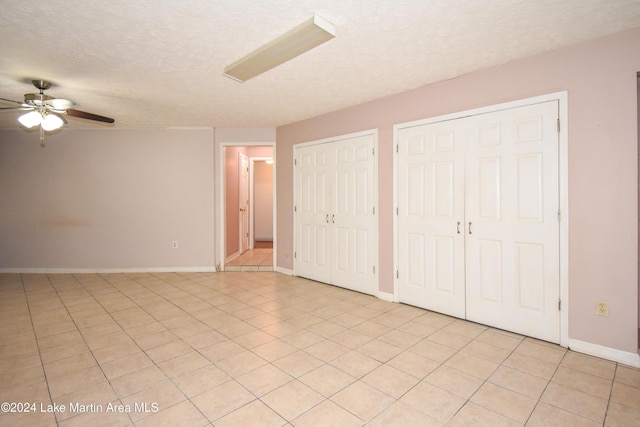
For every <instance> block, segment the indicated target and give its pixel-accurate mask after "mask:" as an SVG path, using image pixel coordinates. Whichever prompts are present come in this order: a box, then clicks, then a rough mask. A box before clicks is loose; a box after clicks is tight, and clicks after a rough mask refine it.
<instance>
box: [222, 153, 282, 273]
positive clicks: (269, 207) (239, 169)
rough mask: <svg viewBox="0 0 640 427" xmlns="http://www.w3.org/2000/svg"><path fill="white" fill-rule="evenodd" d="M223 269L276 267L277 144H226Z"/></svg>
mask: <svg viewBox="0 0 640 427" xmlns="http://www.w3.org/2000/svg"><path fill="white" fill-rule="evenodd" d="M220 158H221V163H222V164H221V169H222V172H221V175H222V176H221V178H222V179H221V185H222V191H221V192H220V194H221V195H222V197H221V201H220V202H221V217H222V221H221V222H222V230H221V231H222V233H221V234H222V236H221V238H222V242H221V243H220V248H221V252H222V257H221V258H222V259H221V264H220V268H219V270H220V271H273V266H274V265H275V262H274V234H275V233H274V222H273V218H274V214H273V212H274V188H275V186H274V176H275V174H274V172H275V169H274V163H273V146H266V145H246V144H244V145H232V144H223V145H222V146H221V148H220Z"/></svg>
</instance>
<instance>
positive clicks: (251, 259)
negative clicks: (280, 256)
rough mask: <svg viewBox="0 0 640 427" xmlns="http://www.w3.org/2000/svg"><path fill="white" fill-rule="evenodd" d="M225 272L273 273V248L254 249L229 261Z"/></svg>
mask: <svg viewBox="0 0 640 427" xmlns="http://www.w3.org/2000/svg"><path fill="white" fill-rule="evenodd" d="M224 268H225V271H273V248H272V247H271V248H254V249H249V250H247V251H245V252H244V253H243V254H241V255H239V256H238V257H236V258H234V259H233V260H231V261H230V262H229V263H227V264H225V266H224Z"/></svg>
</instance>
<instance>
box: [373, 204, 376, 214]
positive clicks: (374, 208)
mask: <svg viewBox="0 0 640 427" xmlns="http://www.w3.org/2000/svg"><path fill="white" fill-rule="evenodd" d="M372 213H373V214H374V215H375V214H376V207H375V206H374V207H373V212H372Z"/></svg>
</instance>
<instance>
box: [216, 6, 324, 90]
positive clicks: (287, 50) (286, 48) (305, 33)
mask: <svg viewBox="0 0 640 427" xmlns="http://www.w3.org/2000/svg"><path fill="white" fill-rule="evenodd" d="M334 37H335V27H334V26H333V25H332V24H330V23H329V22H327V21H326V20H324V19H323V18H321V17H319V16H317V15H314V16H313V17H312V18H310V19H308V20H306V21H305V22H303V23H302V24H300V25H298V26H297V27H294V28H292V29H291V30H289V31H287V32H286V33H284V34H282V35H281V36H280V37H278V38H276V39H274V40H272V41H270V42H269V43H267V44H265V45H264V46H262V47H260V48H258V49H257V50H255V51H253V52H252V53H250V54H249V55H247V56H245V57H244V58H242V59H240V60H238V61H236V62H234V63H233V64H231V65H229V66H227V67H226V68H225V69H224V75H225V76H227V77H229V78H232V79H234V80H237V81H239V82H241V83H242V82H245V81H247V80H249V79H251V78H253V77H256V76H257V75H260V74H262V73H264V72H265V71H268V70H270V69H272V68H274V67H277V66H278V65H280V64H283V63H285V62H287V61H289V60H290V59H293V58H295V57H296V56H298V55H301V54H303V53H304V52H307V51H308V50H311V49H313V48H314V47H316V46H319V45H321V44H322V43H324V42H326V41H329V40H331V39H332V38H334Z"/></svg>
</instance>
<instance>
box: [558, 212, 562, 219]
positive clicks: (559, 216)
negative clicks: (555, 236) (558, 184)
mask: <svg viewBox="0 0 640 427" xmlns="http://www.w3.org/2000/svg"><path fill="white" fill-rule="evenodd" d="M561 219H562V217H561V215H560V209H558V222H562V221H561Z"/></svg>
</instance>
